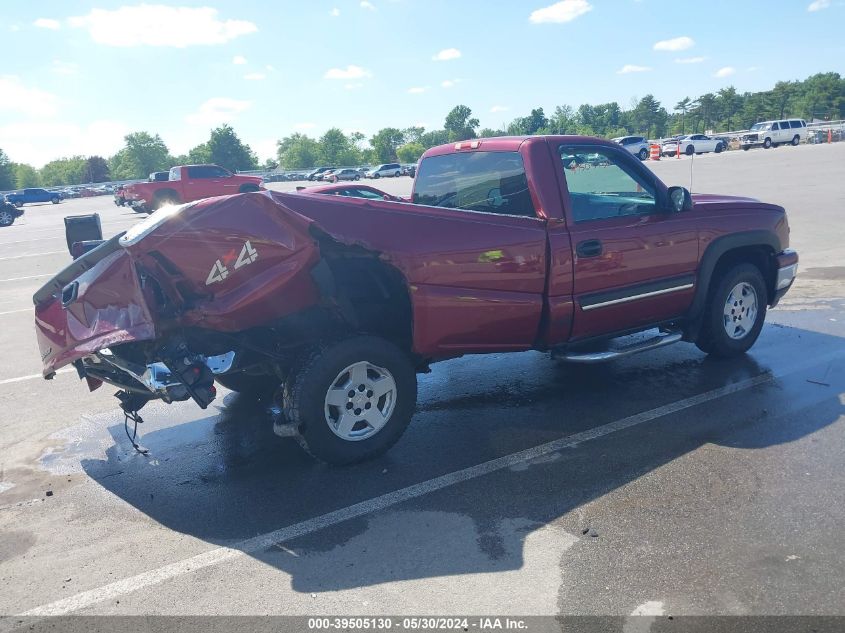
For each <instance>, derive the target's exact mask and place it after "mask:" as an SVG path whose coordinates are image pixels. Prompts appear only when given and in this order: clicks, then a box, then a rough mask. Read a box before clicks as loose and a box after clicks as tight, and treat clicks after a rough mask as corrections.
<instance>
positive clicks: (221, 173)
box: [209, 167, 232, 178]
mask: <svg viewBox="0 0 845 633" xmlns="http://www.w3.org/2000/svg"><path fill="white" fill-rule="evenodd" d="M209 172H210V173H211V178H228V177H229V176H231V175H232V174H230V173H229V172H228V171H226V170H225V169H223V168H222V167H209Z"/></svg>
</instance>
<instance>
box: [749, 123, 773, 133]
mask: <svg viewBox="0 0 845 633" xmlns="http://www.w3.org/2000/svg"><path fill="white" fill-rule="evenodd" d="M771 128H772V124H771V123H755V124H754V125H752V126H751V131H752V132H760V131H762V130H770V129H771Z"/></svg>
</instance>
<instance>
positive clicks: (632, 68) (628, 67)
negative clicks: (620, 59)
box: [616, 64, 651, 75]
mask: <svg viewBox="0 0 845 633" xmlns="http://www.w3.org/2000/svg"><path fill="white" fill-rule="evenodd" d="M649 70H651V68H650V67H649V66H637V65H636V64H625V65H624V66H622V68H620V69H619V70H617V71H616V74H617V75H627V74H628V73H645V72H648V71H649Z"/></svg>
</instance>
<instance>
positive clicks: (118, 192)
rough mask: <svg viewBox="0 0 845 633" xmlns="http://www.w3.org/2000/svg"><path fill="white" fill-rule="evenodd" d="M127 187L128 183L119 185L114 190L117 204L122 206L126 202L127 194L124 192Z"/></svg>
mask: <svg viewBox="0 0 845 633" xmlns="http://www.w3.org/2000/svg"><path fill="white" fill-rule="evenodd" d="M125 188H126V185H118V187H117V189H115V190H114V204H115V206H118V207H122V206H124V205H125V204H126V196H125V195H124V193H123V192H124V189H125Z"/></svg>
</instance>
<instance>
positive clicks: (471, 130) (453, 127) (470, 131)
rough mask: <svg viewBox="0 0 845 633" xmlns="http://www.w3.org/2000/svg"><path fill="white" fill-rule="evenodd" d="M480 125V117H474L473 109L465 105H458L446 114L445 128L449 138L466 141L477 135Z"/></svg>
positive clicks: (450, 139) (450, 140) (451, 140)
mask: <svg viewBox="0 0 845 633" xmlns="http://www.w3.org/2000/svg"><path fill="white" fill-rule="evenodd" d="M478 126H479V121H478V119H475V118H473V117H472V110H470V109H469V108H468V107H467V106H465V105H457V106H455V107H454V108H452V110H451V111H450V112H449V114H447V115H446V122H445V123H444V124H443V128H444V129H445V130H446V132H447V134H448V136H449V140H448V142H453V141H466V140H468V139H471V138H474V137H475V130H476V129H477V128H478Z"/></svg>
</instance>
